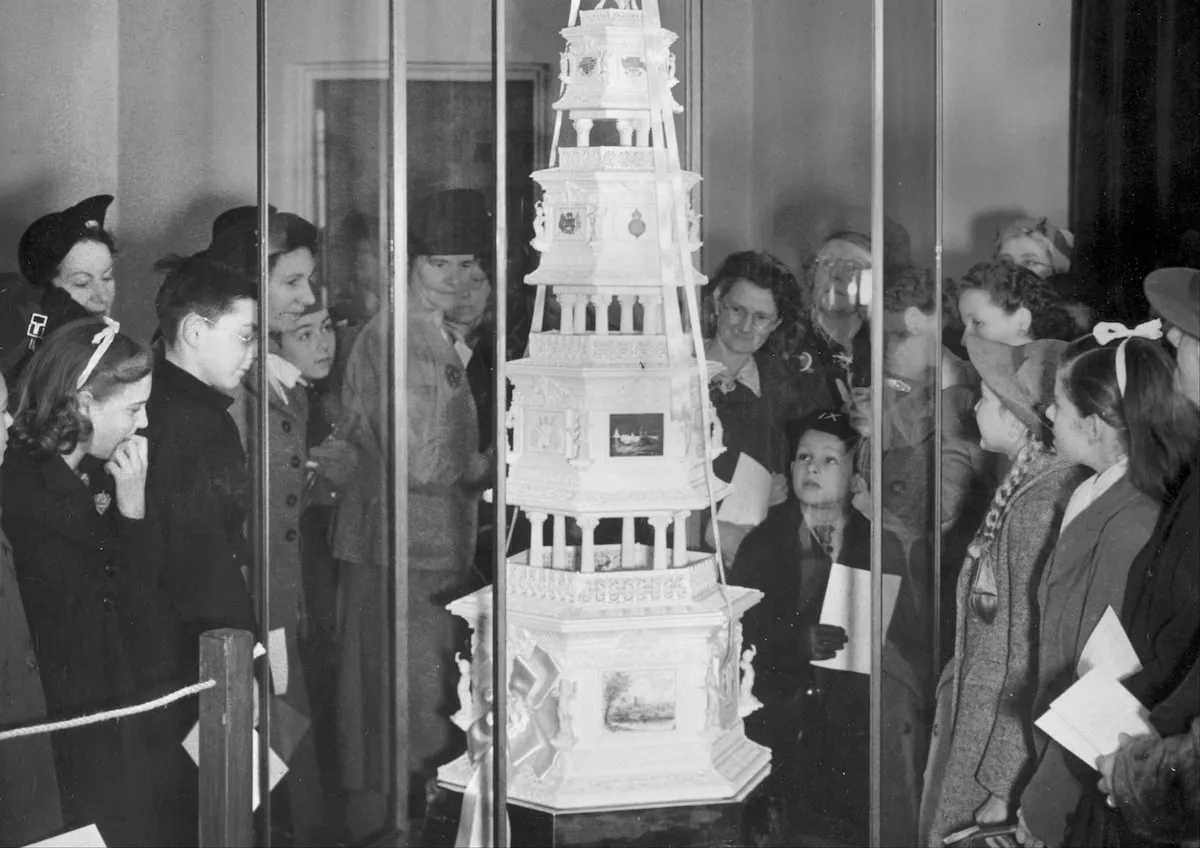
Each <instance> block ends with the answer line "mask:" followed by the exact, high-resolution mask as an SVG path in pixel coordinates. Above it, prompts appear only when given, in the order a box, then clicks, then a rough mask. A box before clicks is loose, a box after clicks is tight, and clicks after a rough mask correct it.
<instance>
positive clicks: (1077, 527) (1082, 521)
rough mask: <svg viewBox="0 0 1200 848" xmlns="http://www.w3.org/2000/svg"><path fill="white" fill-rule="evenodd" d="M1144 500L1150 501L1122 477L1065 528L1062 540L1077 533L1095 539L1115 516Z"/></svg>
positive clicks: (1126, 478) (1125, 477) (1127, 478)
mask: <svg viewBox="0 0 1200 848" xmlns="http://www.w3.org/2000/svg"><path fill="white" fill-rule="evenodd" d="M1142 499H1149V496H1148V495H1146V494H1145V493H1143V492H1142V491H1140V490H1139V489H1138V488H1137V487H1136V486H1134V485H1133V483H1131V482H1130V481H1129V477H1127V476H1122V477H1121V478H1120V479H1118V480H1117V481H1116V482H1115V483H1113V484H1112V485H1111V486H1109V487H1108V488H1107V489H1106V490H1105V491H1104V492H1103V493H1102V494H1101V495H1100V497H1098V498H1096V500H1094V501H1092V502H1091V503H1090V504H1088V505H1087V506H1085V507H1084V508H1083V509H1082V510H1081V511H1080V512H1079V514H1078V515H1076V516H1075V517H1074V519H1073V520H1072V521H1071V523H1070V524H1068V525H1067V526H1065V527H1064V528H1063V530H1062V538H1063V539H1071V538H1073V537H1074V536H1075V535H1076V534H1077V533H1083V534H1084V535H1085V537H1088V538H1090V537H1094V536H1095V534H1096V533H1097V532H1098V531H1099V530H1100V528H1102V527H1103V526H1104V525H1105V524H1107V523H1108V522H1109V521H1110V520H1111V519H1112V517H1113V516H1114V515H1116V514H1118V513H1119V512H1121V511H1122V510H1124V509H1126V508H1127V507H1129V506H1130V505H1131V504H1133V503H1136V502H1137V501H1139V500H1142Z"/></svg>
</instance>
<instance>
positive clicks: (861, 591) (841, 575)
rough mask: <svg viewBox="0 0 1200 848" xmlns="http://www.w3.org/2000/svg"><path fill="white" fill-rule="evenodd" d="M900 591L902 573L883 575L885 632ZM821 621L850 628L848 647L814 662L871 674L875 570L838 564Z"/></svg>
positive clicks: (847, 633)
mask: <svg viewBox="0 0 1200 848" xmlns="http://www.w3.org/2000/svg"><path fill="white" fill-rule="evenodd" d="M899 594H900V576H899V575H898V574H885V575H883V632H884V633H887V629H888V625H889V624H891V622H892V613H893V612H895V610H896V598H897V596H898V595H899ZM821 624H835V625H837V626H838V627H841V628H842V629H844V630H845V631H846V647H844V648H842V649H841V650H840V651H838V652H837V653H836V654H834V655H833V658H832V659H828V660H814V661H813V662H812V665H819V666H821V667H822V668H832V669H837V670H838V671H854V672H858V673H859V674H870V673H871V572H870V571H867V570H865V569H862V568H848V567H847V566H844V565H842V564H840V563H836V562H835V563H834V564H833V565H832V566H831V567H830V569H829V585H828V586H826V587H825V602H824V603H823V604H822V605H821Z"/></svg>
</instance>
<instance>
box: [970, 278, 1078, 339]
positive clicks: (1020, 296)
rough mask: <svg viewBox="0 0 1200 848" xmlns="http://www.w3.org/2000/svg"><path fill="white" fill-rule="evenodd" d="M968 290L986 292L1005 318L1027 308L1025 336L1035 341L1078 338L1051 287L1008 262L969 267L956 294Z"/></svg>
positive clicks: (1069, 318) (1073, 324)
mask: <svg viewBox="0 0 1200 848" xmlns="http://www.w3.org/2000/svg"><path fill="white" fill-rule="evenodd" d="M968 289H981V290H983V291H986V292H987V293H988V296H989V297H991V299H992V302H993V303H995V304H996V306H998V307H1000V308H1001V309H1003V310H1004V311H1005V312H1006V313H1007V314H1009V315H1012V314H1013V313H1014V312H1016V311H1017V310H1018V309H1020V308H1022V307H1024V308H1025V309H1028V310H1029V315H1030V319H1031V320H1030V324H1029V335H1030V337H1031V338H1033V339H1035V340H1036V339H1059V340H1061V341H1064V342H1069V341H1071V340H1072V339H1074V338H1075V337H1076V336H1077V335H1079V328H1078V327H1077V326H1076V325H1075V319H1074V318H1072V317H1071V314H1070V313H1069V312H1067V309H1066V307H1065V306H1064V304H1063V301H1062V298H1061V297H1060V296H1059V294H1058V292H1057V291H1056V290H1055V288H1054V286H1053V285H1052V284H1050V283H1049V282H1047V281H1046V280H1043V279H1042V278H1041V277H1039V276H1038V275H1037V274H1035V273H1034V272H1033V271H1030V270H1029V269H1028V268H1025V267H1023V266H1021V265H1016V264H1014V263H1012V262H980V263H978V264H977V265H973V266H971V269H970V270H969V271H967V274H966V276H965V277H963V279H962V283H961V284H960V285H959V287H958V293H959V295H961V294H962V293H963V292H964V291H967V290H968Z"/></svg>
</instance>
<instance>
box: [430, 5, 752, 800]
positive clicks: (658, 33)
mask: <svg viewBox="0 0 1200 848" xmlns="http://www.w3.org/2000/svg"><path fill="white" fill-rule="evenodd" d="M609 5H610V4H609V3H607V2H605V0H601V2H600V3H598V4H596V6H597V8H593V9H590V10H585V11H583V12H581V13H580V15H579V18H580V20H579V21H578V22H576V21H574V20H572V21H569V25H568V27H567V29H565V30H563V35H564V36H565V37H566V40H567V49H566V52H564V53H563V54H562V62H561V68H562V83H563V94H562V96H561V98H560V99H559V100H558V101H557V102H556V103H555V104H554V108H555V109H556V110H558V113H559V116H558V128H556V138H555V142H556V145H555V146H556V150H557V154H558V157H559V164H558V167H552V168H549V169H547V170H544V171H538V172H537V173H535V174H534V175H533V178H534V179H535V180H537V181H538V183H539V184H541V186H542V188H543V190H544V195H543V199H542V201H541V203H540V204H539V205H538V209H539V212H538V219H537V222H536V224H535V230H536V238H535V240H534V246H535V247H537V248H538V250H539V251H541V253H542V261H541V265H540V267H539V268H538V270H537V271H536V272H535V273H533V274H531V275H530V276H529V278H528V282H529V283H530V284H532V285H536V286H538V293H537V308H536V314H535V319H534V327H533V333H532V335H531V336H530V340H529V351H528V357H527V358H525V359H522V360H520V361H518V362H514V363H511V364H510V365H509V366H508V374H509V379H510V380H511V381H512V383H513V387H514V393H513V400H512V406H511V409H510V411H509V428H510V430H511V443H510V445H509V450H508V467H509V475H508V485H507V495H508V501H509V503H511V504H514V505H516V506H518V507H520V508H521V509H522V510H523V511H524V513H525V515H527V516H528V518H529V520H530V522H531V526H532V542H531V545H530V549H529V550H528V551H525V552H522V553H520V554H517V555H515V556H513V557H511V558H509V560H508V564H507V576H508V607H507V609H508V634H507V636H508V639H507V645H508V658H507V659H508V666H509V674H508V676H507V679H508V680H509V689H508V692H507V693H506V694H507V700H506V703H507V704H508V711H509V717H508V727H507V734H508V745H509V752H508V754H509V762H510V764H511V768H510V778H509V783H508V794H509V799H510V800H511V801H513V802H515V803H519V804H522V805H525V806H530V807H535V808H539V809H544V810H550V811H555V812H568V811H571V812H574V811H585V810H598V809H613V808H621V807H649V806H664V805H672V804H695V803H705V802H714V801H721V800H735V799H739V798H741V797H743V796H744V795H745V794H746V793H748V792H749V791H750V790H751V789H753V788H754V786H756V785H757V784H758V782H759V781H760V780H762V778H763V777H764V776H765V775H766V774H767V772H768V771H769V768H770V752H769V751H768V750H767V749H765V748H763V747H762V746H760V745H757V744H755V743H753V742H751V741H750V740H748V739H747V738H746V736H745V733H744V731H743V723H742V717H743V715H745V714H747V713H748V712H749V711H751V710H753V709H754V708H755V707H756V706H757V702H756V701H755V700H754V698H753V695H752V694H751V692H750V689H751V686H752V684H753V667H752V665H751V663H752V660H753V651H751V650H746V651H743V650H742V645H741V624H740V620H741V617H742V615H743V613H745V611H746V610H747V609H748V608H750V607H751V606H753V605H754V604H755V603H757V602H758V600H759V598H760V593H759V592H757V591H754V590H750V589H743V588H738V587H732V586H726V585H724V584H723V582H722V581H721V579H720V577H719V575H718V565H717V562H716V560H715V558H714V556H713V555H711V554H707V553H699V552H695V551H689V550H688V549H687V544H686V535H687V534H686V530H685V521H686V519H687V516H688V514H689V512H690V511H691V510H697V509H705V508H707V507H708V506H709V505H710V494H711V495H712V496H713V499H714V501H715V499H717V498H720V497H722V496H724V495H725V494H726V493H727V491H726V489H727V487H726V486H725V484H723V483H721V482H720V481H719V480H716V478H714V477H713V476H712V474H711V457H712V454H713V453H714V452H719V451H720V449H721V447H720V432H719V426H718V425H716V423H715V422H716V415H715V413H714V412H713V410H712V409H711V407H710V406H708V395H707V389H706V387H707V383H708V378H709V376H710V372H709V368H708V364H707V363H700V364H698V363H697V361H696V357H695V345H694V344H693V338H695V337H693V336H691V335H689V331H685V326H689V325H692V324H694V323H695V322H696V321H697V320H698V317H697V316H696V315H695V314H694V313H695V307H696V291H697V286H698V284H699V283H702V282H703V277H702V276H701V275H700V274H699V273H698V272H694V271H693V270H692V268H691V262H692V259H691V254H692V252H693V251H694V250H696V249H697V248H698V247H699V246H700V243H699V240H698V238H697V232H696V230H697V226H696V224H697V216H696V215H694V214H693V213H691V211H690V207H689V202H688V194H687V192H688V189H690V188H691V187H692V186H693V185H695V183H696V182H697V181H698V179H699V177H698V175H696V174H693V173H688V172H685V171H683V170H682V169H681V168H680V166H679V156H678V149H677V145H676V142H675V136H674V127H673V126H668V125H669V124H670V122H672V121H673V120H674V119H673V114H674V113H675V112H679V111H682V109H681V107H679V105H678V104H676V103H675V102H674V99H673V98H672V96H671V93H670V89H671V86H672V85H674V83H675V79H674V76H675V74H674V61H673V57H672V56H671V54H670V52H669V50H668V47H669V45H670V44H671V42H672V41H674V39H675V35H674V34H673V33H670V32H667V31H666V30H664V29H662V27H661V26H660V25H659V22H658V13H657V9H656V6H657V3H656V0H647V4H646V6H647V8H645V9H642V8H637V6H638V5H639V4H637V3H636V2H635V1H634V0H622V2H618V3H615V4H612V5H615V6H616V8H606V7H607V6H609ZM564 116H565V117H566V119H567V120H568V121H569V122H570V123H571V124H572V125H573V127H574V133H575V146H574V147H567V146H558V143H557V142H558V133H559V129H560V128H561V125H562V120H563V117H564ZM606 125H607V126H606ZM604 131H607V132H608V133H610V134H611V135H612V137H613V138H612V140H613V141H614V142H617V143H615V144H611V145H608V144H606V145H599V144H596V145H593V143H592V142H593V141H594V140H596V139H595V138H594V136H598V135H599V134H600V133H602V132H604ZM660 134H661V135H660ZM551 161H552V162H553V161H554V160H553V158H552V160H551ZM688 287H691V288H690V290H689V288H688ZM681 295H682V296H681ZM549 298H553V299H554V300H555V301H556V302H557V304H558V306H559V309H560V320H559V321H558V329H548V328H547V327H546V325H547V324H549V323H551V322H549V321H544V320H543V318H544V313H545V312H546V309H545V305H546V301H547V299H549ZM689 301H690V308H689V309H688V310H687V311H688V312H690V313H692V314H691V315H690V316H689V321H687V322H685V320H684V304H687V303H688V302H689ZM714 367H715V366H714ZM702 387H703V388H704V390H703V391H702ZM706 407H707V408H706ZM707 422H712V424H709V425H708V426H706V423H707ZM706 438H707V439H709V440H710V441H709V446H708V447H707V448H706V444H705V441H706ZM710 486H716V487H719V490H718V491H716V492H710ZM602 520H603V522H604V523H603V525H601V523H600V522H601V521H602ZM635 522H636V523H637V524H635ZM547 523H549V525H550V527H549V528H547V527H546V524H547ZM638 527H640V528H641V531H642V532H645V533H649V534H651V536H650V538H651V540H652V543H651V544H649V545H646V544H640V543H638V542H637V541H635V539H636V537H637V536H638V535H639V534H638V533H635V529H636V528H638ZM618 528H619V529H618ZM546 530H549V533H548V534H547V535H549V537H550V540H551V541H550V542H549V543H546V542H544V538H545V536H544V534H545V533H546ZM598 530H599V532H600V533H601V534H603V533H604V532H605V531H608V530H611V531H612V532H611V537H612V539H613V543H612V544H603V543H601V541H602V540H603V535H602V536H601V541H598V540H597V533H598ZM569 539H570V542H572V543H569V541H568V540H569ZM618 539H619V542H618V541H617V540H618ZM576 541H577V542H578V544H573V542H576ZM491 607H492V590H491V589H490V588H487V589H483V590H481V591H479V592H476V593H474V594H472V595H469V596H467V597H464V598H461V599H459V600H457V601H455V602H453V603H452V604H450V605H449V609H450V610H451V611H452V612H453V613H454V614H456V615H459V616H461V617H462V618H464V619H466V620H467V621H468V622H469V623H470V625H471V627H472V628H473V630H474V644H473V662H472V664H471V666H467V664H466V662H465V661H461V662H460V669H462V673H463V679H462V681H461V683H460V686H459V698H460V700H461V701H462V705H461V707H462V708H461V710H460V712H459V714H458V715H456V716H455V718H454V720H455V721H456V722H457V723H458V724H459V725H460V726H461V727H463V728H464V730H466V729H468V728H470V727H471V725H472V724H476V729H477V730H478V729H479V728H480V724H479V723H480V722H483V721H485V716H486V712H487V703H488V701H489V700H490V692H488V691H487V690H489V689H490V688H491V683H490V681H491V667H490V663H489V658H488V654H489V646H490V644H491V629H490V619H491ZM473 735H475V736H476V738H477V734H473ZM476 765H477V760H475V761H473V760H472V757H471V756H470V755H469V754H468V755H464V756H463V757H460V758H459V759H458V760H455V761H454V762H452V763H450V764H448V765H446V766H444V767H443V768H442V769H441V771H440V773H439V777H440V779H441V782H442V783H443V784H444V785H446V786H449V787H451V788H455V789H463V788H464V787H465V786H466V784H467V783H468V782H469V780H470V777H471V775H472V773H473V770H474V768H475V766H476Z"/></svg>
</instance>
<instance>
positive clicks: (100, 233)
mask: <svg viewBox="0 0 1200 848" xmlns="http://www.w3.org/2000/svg"><path fill="white" fill-rule="evenodd" d="M112 201H113V198H112V195H111V194H98V195H96V196H95V197H89V198H87V199H86V200H82V201H80V202H79V203H77V204H75V205H74V206H72V207H71V208H70V209H64V210H63V211H61V212H51V213H50V214H49V215H43V216H42V217H41V218H38V219H37V220H36V221H34V222H33V223H32V224H30V225H29V229H27V230H25V234H24V235H22V236H21V243H20V246H19V247H18V249H17V255H18V260H19V262H20V266H21V274H22V275H23V276H24V277H25V279H26V281H28V283H29V284H30V285H31V286H32V287H33V289H34V292H33V297H32V298H28V299H26V298H24V297H19V296H18V297H17V301H14V302H13V303H10V304H6V306H5V307H4V316H3V318H2V319H0V320H2V321H3V328H2V329H0V364H2V367H3V371H4V374H5V376H6V377H7V378H8V380H9V382H10V383H14V382H15V380H16V378H17V376H18V375H19V373H20V370H21V368H22V367H24V364H25V361H26V360H27V359H28V357H29V354H30V353H32V352H33V350H34V349H35V348H36V347H37V345H38V343H39V342H41V340H42V339H44V338H45V337H46V336H47V335H48V334H49V333H50V332H51V331H52V330H54V329H55V328H56V327H59V326H62V325H63V324H65V323H67V322H68V321H74V320H75V319H77V318H88V317H90V316H102V315H107V314H109V312H110V311H111V310H112V305H113V299H114V298H115V297H116V282H115V281H114V280H113V254H114V253H115V252H116V241H115V240H114V239H113V236H112V234H111V233H109V232H108V231H107V230H106V229H104V214H105V212H107V211H108V207H109V205H110V204H111V203H112ZM12 295H14V296H16V295H17V292H13V293H12Z"/></svg>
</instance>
